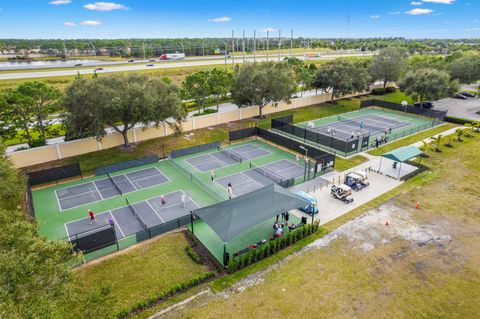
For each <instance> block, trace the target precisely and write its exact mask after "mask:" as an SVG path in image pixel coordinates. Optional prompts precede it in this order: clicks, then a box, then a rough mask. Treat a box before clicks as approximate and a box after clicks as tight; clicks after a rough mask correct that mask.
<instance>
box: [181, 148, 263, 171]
mask: <svg viewBox="0 0 480 319" xmlns="http://www.w3.org/2000/svg"><path fill="white" fill-rule="evenodd" d="M269 154H270V153H269V152H268V151H266V150H264V149H262V148H259V147H257V146H256V145H253V144H246V145H242V146H239V147H231V148H228V149H220V150H219V151H218V152H215V153H209V154H203V155H200V156H195V157H191V158H188V159H186V160H185V161H186V162H187V163H188V164H190V165H191V166H192V167H194V168H195V169H197V170H198V171H200V172H208V171H211V170H215V169H218V168H222V167H226V166H230V165H233V164H237V163H242V162H243V161H246V160H252V159H254V158H258V157H262V156H266V155H269Z"/></svg>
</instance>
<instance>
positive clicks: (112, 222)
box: [108, 216, 115, 227]
mask: <svg viewBox="0 0 480 319" xmlns="http://www.w3.org/2000/svg"><path fill="white" fill-rule="evenodd" d="M108 224H109V225H110V226H111V227H115V222H114V221H113V218H112V216H109V217H108Z"/></svg>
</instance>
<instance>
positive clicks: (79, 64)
mask: <svg viewBox="0 0 480 319" xmlns="http://www.w3.org/2000/svg"><path fill="white" fill-rule="evenodd" d="M74 66H76V67H78V66H83V64H81V63H78V64H75V65H74Z"/></svg>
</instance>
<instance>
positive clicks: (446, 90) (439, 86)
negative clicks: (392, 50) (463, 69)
mask: <svg viewBox="0 0 480 319" xmlns="http://www.w3.org/2000/svg"><path fill="white" fill-rule="evenodd" d="M399 87H400V90H402V92H404V93H405V94H407V95H410V96H411V97H412V98H413V99H414V100H416V101H419V102H425V101H428V100H437V99H440V98H444V97H447V96H449V95H451V94H453V93H455V92H456V91H457V90H458V88H459V85H458V82H457V81H451V80H450V76H449V75H448V73H447V72H445V71H440V70H436V69H418V70H416V71H410V72H408V73H407V74H406V75H405V77H404V78H403V79H402V80H401V81H400V82H399Z"/></svg>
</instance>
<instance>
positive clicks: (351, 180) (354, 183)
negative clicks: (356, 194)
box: [343, 173, 363, 191]
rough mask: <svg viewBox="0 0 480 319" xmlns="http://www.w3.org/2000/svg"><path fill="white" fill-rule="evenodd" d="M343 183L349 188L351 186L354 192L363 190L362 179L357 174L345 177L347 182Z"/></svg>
mask: <svg viewBox="0 0 480 319" xmlns="http://www.w3.org/2000/svg"><path fill="white" fill-rule="evenodd" d="M343 183H344V184H345V185H347V186H350V188H351V189H353V190H354V191H359V190H361V189H362V188H363V185H362V177H361V176H360V175H357V174H355V173H348V174H347V175H346V176H345V181H344V182H343Z"/></svg>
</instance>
